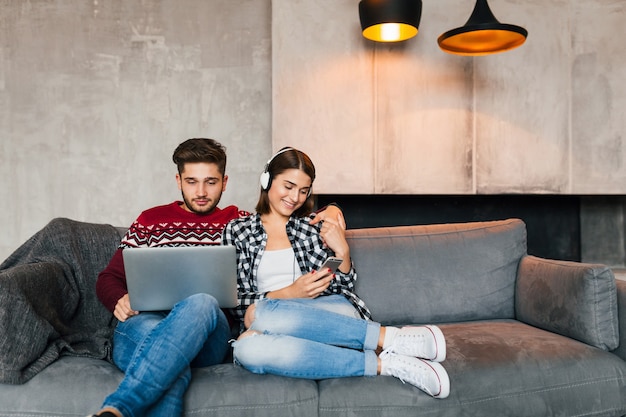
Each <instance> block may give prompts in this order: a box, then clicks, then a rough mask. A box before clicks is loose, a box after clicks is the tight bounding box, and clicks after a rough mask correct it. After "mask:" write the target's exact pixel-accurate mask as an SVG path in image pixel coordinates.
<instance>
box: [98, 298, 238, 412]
mask: <svg viewBox="0 0 626 417" xmlns="http://www.w3.org/2000/svg"><path fill="white" fill-rule="evenodd" d="M229 337H230V328H229V326H228V320H227V319H226V316H225V315H224V313H223V312H222V310H220V308H219V305H218V303H217V300H216V299H215V298H214V297H212V296H210V295H208V294H196V295H192V296H191V297H188V298H186V299H185V300H183V301H181V302H179V303H178V304H176V305H175V306H174V308H173V309H172V310H171V311H170V312H167V311H165V312H141V313H140V314H138V315H136V316H133V317H131V318H129V319H128V320H126V321H125V322H119V323H118V325H117V327H116V329H115V333H114V336H113V360H114V362H115V364H116V365H117V366H118V367H119V368H120V369H121V370H122V371H124V373H125V375H124V379H123V380H122V382H121V383H120V385H119V387H118V388H117V390H116V391H115V392H114V393H112V394H111V395H109V396H108V397H107V398H106V399H105V400H104V405H103V407H113V408H115V409H116V410H118V411H119V412H121V413H122V414H123V415H124V417H139V416H144V415H145V416H153V417H175V416H180V415H181V414H182V410H183V398H184V395H185V391H186V390H187V387H188V386H189V382H190V381H191V367H192V366H193V367H196V366H197V367H202V366H209V365H214V364H218V363H221V362H222V361H223V360H224V357H225V356H226V353H227V351H228V339H229Z"/></svg>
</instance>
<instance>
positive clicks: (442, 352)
mask: <svg viewBox="0 0 626 417" xmlns="http://www.w3.org/2000/svg"><path fill="white" fill-rule="evenodd" d="M424 327H426V328H427V329H428V330H430V331H431V332H432V334H433V337H434V338H435V347H436V349H435V352H436V354H435V357H434V358H426V359H429V360H431V361H433V362H443V361H445V360H446V338H445V337H444V336H443V333H442V331H441V329H440V328H439V327H437V326H433V325H428V326H424Z"/></svg>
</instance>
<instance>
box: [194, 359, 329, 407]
mask: <svg viewBox="0 0 626 417" xmlns="http://www.w3.org/2000/svg"><path fill="white" fill-rule="evenodd" d="M317 408H318V391H317V383H316V382H315V381H312V380H308V379H295V378H286V377H281V376H276V375H257V374H253V373H251V372H249V371H247V370H245V369H243V368H242V367H240V366H238V365H233V364H223V365H216V366H211V367H207V368H199V369H195V370H194V373H193V378H192V384H191V385H190V387H189V389H188V390H187V393H186V395H185V414H184V415H185V416H208V415H210V416H214V417H236V416H254V417H310V416H317Z"/></svg>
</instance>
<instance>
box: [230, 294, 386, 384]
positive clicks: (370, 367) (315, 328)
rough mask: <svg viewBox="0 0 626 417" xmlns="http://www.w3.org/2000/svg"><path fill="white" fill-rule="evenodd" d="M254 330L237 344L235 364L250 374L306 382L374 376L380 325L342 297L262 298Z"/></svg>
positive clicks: (234, 353)
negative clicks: (270, 375) (357, 310)
mask: <svg viewBox="0 0 626 417" xmlns="http://www.w3.org/2000/svg"><path fill="white" fill-rule="evenodd" d="M250 330H253V331H256V332H258V334H252V335H250V336H247V337H242V338H240V339H239V340H237V341H236V342H234V343H233V348H234V350H233V355H234V358H235V362H236V363H238V364H240V365H242V366H243V367H244V368H246V369H248V370H249V371H251V372H254V373H258V374H264V373H268V374H275V375H282V376H289V377H295V378H305V379H325V378H339V377H350V376H373V375H376V373H377V367H378V356H377V355H376V352H375V350H376V348H377V345H378V337H379V335H380V324H379V323H376V322H372V321H369V320H365V319H362V318H360V317H359V315H358V313H357V312H356V309H355V308H354V307H353V306H352V304H351V303H350V302H349V301H348V300H347V299H346V298H345V297H343V296H341V295H330V296H323V297H318V298H315V299H300V298H298V299H263V300H260V301H259V302H258V303H257V304H256V310H255V319H254V322H253V323H252V326H251V327H250Z"/></svg>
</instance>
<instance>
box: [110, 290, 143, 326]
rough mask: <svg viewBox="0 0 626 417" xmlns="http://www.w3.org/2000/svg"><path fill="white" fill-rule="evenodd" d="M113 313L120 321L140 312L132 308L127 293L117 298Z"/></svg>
mask: <svg viewBox="0 0 626 417" xmlns="http://www.w3.org/2000/svg"><path fill="white" fill-rule="evenodd" d="M113 314H114V315H115V318H117V319H118V320H119V321H126V320H127V319H128V318H129V317H132V316H136V315H137V314H139V312H138V311H135V310H133V309H132V308H130V298H129V297H128V294H126V295H124V296H123V297H122V298H120V299H119V300H117V304H115V311H113Z"/></svg>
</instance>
